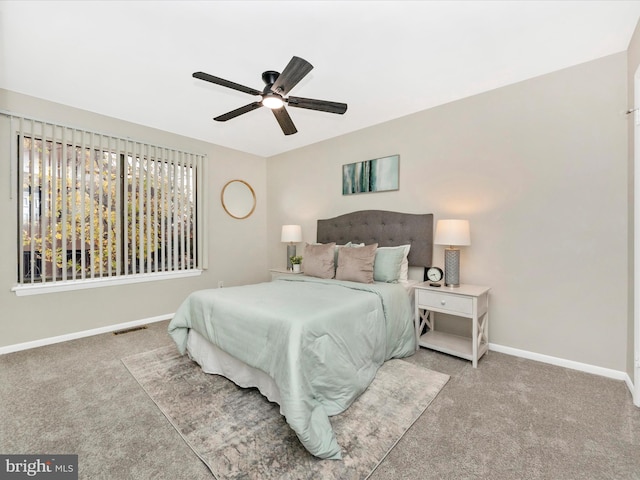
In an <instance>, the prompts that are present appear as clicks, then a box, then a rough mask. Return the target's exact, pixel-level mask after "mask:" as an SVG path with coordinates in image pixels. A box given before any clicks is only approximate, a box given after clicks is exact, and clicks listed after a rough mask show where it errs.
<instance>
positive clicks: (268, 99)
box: [262, 95, 284, 110]
mask: <svg viewBox="0 0 640 480" xmlns="http://www.w3.org/2000/svg"><path fill="white" fill-rule="evenodd" d="M262 105H264V106H265V107H267V108H270V109H272V110H273V109H276V108H282V107H283V106H284V101H282V98H280V96H278V95H265V96H264V97H262Z"/></svg>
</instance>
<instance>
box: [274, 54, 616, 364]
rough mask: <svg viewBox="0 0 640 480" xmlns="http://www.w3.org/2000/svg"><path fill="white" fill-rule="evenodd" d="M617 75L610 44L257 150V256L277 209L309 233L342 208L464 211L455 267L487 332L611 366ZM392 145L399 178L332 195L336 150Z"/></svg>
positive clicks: (279, 251)
mask: <svg viewBox="0 0 640 480" xmlns="http://www.w3.org/2000/svg"><path fill="white" fill-rule="evenodd" d="M626 78H627V60H626V54H625V53H620V54H617V55H613V56H609V57H605V58H602V59H599V60H596V61H592V62H589V63H586V64H583V65H579V66H576V67H573V68H569V69H566V70H562V71H558V72H555V73H552V74H549V75H545V76H542V77H539V78H535V79H532V80H529V81H525V82H522V83H518V84H515V85H511V86H508V87H505V88H501V89H498V90H494V91H491V92H488V93H485V94H481V95H477V96H474V97H471V98H467V99H464V100H461V101H457V102H454V103H450V104H447V105H443V106H441V107H438V108H433V109H430V110H427V111H423V112H420V113H417V114H414V115H411V116H407V117H404V118H400V119H397V120H394V121H391V122H387V123H384V124H381V125H378V126H374V127H371V128H367V129H364V130H361V131H358V132H355V133H352V134H348V135H345V136H342V137H339V138H335V139H332V140H329V141H325V142H321V143H318V144H316V145H312V146H310V147H307V148H302V149H299V150H296V151H293V152H289V153H286V154H282V155H278V156H275V157H272V158H269V159H268V163H267V185H268V187H269V188H268V202H267V203H268V206H269V211H268V220H269V221H268V231H267V239H268V244H269V246H268V254H269V260H268V261H269V265H270V266H279V265H282V264H283V262H284V256H285V250H284V246H283V245H282V244H280V242H279V229H280V226H281V225H282V224H284V223H299V224H301V225H302V227H303V237H304V240H305V241H314V240H315V229H316V227H315V221H316V219H318V218H327V217H332V216H335V215H338V214H342V213H347V212H350V211H354V210H361V209H385V210H396V211H403V212H412V213H418V212H433V213H434V214H435V217H436V219H438V218H445V217H453V218H456V217H457V218H468V219H469V220H470V222H471V232H472V233H471V235H472V238H471V242H472V245H471V246H470V247H467V248H463V250H462V266H461V278H462V281H463V282H466V283H476V284H484V285H489V286H491V287H492V296H491V321H490V324H491V326H490V341H491V342H492V343H495V344H498V345H503V346H508V347H512V348H516V349H521V350H525V351H530V352H535V353H538V354H545V355H551V356H554V357H559V358H564V359H568V360H573V361H576V362H583V363H586V364H591V365H596V366H600V367H604V368H610V369H615V370H619V371H624V370H625V369H626V367H627V345H628V342H627V336H628V311H627V304H628V290H627V283H628V282H627V262H628V256H627V234H628V227H627V209H628V206H627V196H628V185H627V121H626V117H625V115H624V114H623V112H624V110H625V109H626V102H627V86H626ZM424 94H428V92H425V93H424ZM346 114H347V115H348V114H349V113H348V112H347V113H346ZM396 153H397V154H400V190H399V191H397V192H389V193H375V194H363V195H352V196H342V194H341V166H342V165H343V164H345V163H351V162H355V161H361V160H367V159H371V158H376V157H382V156H386V155H391V154H396ZM442 257H443V251H442V247H439V246H438V247H436V249H435V251H434V258H435V259H436V260H435V261H436V263H437V264H438V265H442V263H443V258H442Z"/></svg>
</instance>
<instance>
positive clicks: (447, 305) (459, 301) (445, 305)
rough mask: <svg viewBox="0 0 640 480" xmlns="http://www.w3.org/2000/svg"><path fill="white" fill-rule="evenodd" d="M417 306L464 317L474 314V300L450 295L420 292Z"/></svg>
mask: <svg viewBox="0 0 640 480" xmlns="http://www.w3.org/2000/svg"><path fill="white" fill-rule="evenodd" d="M417 293H418V298H417V304H418V305H420V306H421V307H423V308H424V307H427V308H428V307H433V308H437V309H440V310H447V311H451V312H455V313H462V314H464V315H471V314H473V299H472V298H470V297H463V296H460V295H451V294H448V293H439V292H430V291H427V290H418V292H417Z"/></svg>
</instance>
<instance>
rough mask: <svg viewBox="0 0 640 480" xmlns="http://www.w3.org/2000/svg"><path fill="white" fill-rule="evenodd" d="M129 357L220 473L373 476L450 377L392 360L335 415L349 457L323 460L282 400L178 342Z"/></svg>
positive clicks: (264, 477)
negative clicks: (217, 371) (210, 368)
mask: <svg viewBox="0 0 640 480" xmlns="http://www.w3.org/2000/svg"><path fill="white" fill-rule="evenodd" d="M122 361H123V363H124V364H125V366H126V367H127V369H128V370H129V371H130V372H131V374H132V375H133V377H134V378H135V379H136V380H137V381H138V383H139V384H140V386H141V387H142V388H143V389H144V391H145V392H146V393H147V395H149V397H150V398H151V399H152V400H153V402H154V403H155V404H156V405H157V406H158V408H159V409H160V410H161V411H162V412H163V413H164V415H165V416H166V417H167V419H168V420H169V422H171V424H172V425H173V426H174V427H175V428H176V430H177V431H178V432H179V433H180V435H182V437H183V438H184V440H185V441H186V442H187V444H188V445H189V446H190V447H191V449H192V450H193V451H194V452H195V453H196V454H197V455H198V457H200V458H201V459H202V461H203V462H204V463H205V464H206V465H207V466H208V467H209V469H210V470H211V472H212V473H213V475H214V476H215V477H216V478H218V479H220V480H222V479H225V480H226V479H260V480H275V479H292V480H293V479H295V480H299V479H314V480H316V479H320V478H321V479H323V480H326V479H336V480H338V479H340V480H347V479H349V480H360V479H365V478H367V477H368V476H369V475H371V473H372V472H373V470H375V468H376V467H377V466H378V465H379V464H380V462H381V461H382V460H383V459H384V457H385V456H386V455H387V453H388V452H389V451H390V450H391V449H392V448H393V447H394V446H395V444H396V443H397V442H398V440H400V438H402V436H403V435H404V434H405V432H406V431H407V430H408V429H409V427H411V425H413V423H414V422H415V421H416V420H417V419H418V417H419V416H420V415H421V414H422V412H424V410H425V409H426V408H427V407H428V406H429V404H430V403H431V401H432V400H433V399H434V398H435V397H436V395H437V394H438V392H439V391H440V390H441V389H442V387H444V385H445V384H446V383H447V381H448V380H449V376H448V375H445V374H442V373H438V372H434V371H431V370H427V369H425V368H422V367H419V366H416V365H413V364H411V363H409V362H405V361H403V360H390V361H388V362H386V363H385V364H384V365H383V366H382V367H381V368H380V369H379V370H378V373H377V375H376V378H375V379H374V381H373V383H372V384H371V385H370V386H369V388H368V389H367V390H366V391H365V392H364V393H363V394H362V395H361V396H360V397H359V398H358V399H357V400H356V401H355V402H354V403H353V404H352V405H351V407H349V408H348V409H347V411H346V412H344V413H342V414H340V415H336V416H334V417H331V424H332V426H333V429H334V431H335V433H336V437H337V439H338V443H339V444H340V446H341V447H342V460H321V459H318V458H316V457H314V456H313V455H311V454H309V452H307V450H306V449H305V448H304V447H303V446H302V445H301V444H300V442H299V440H298V438H297V437H296V435H295V433H294V432H293V430H291V428H290V427H289V425H288V424H287V423H286V421H285V420H284V417H283V416H282V415H281V414H280V408H279V406H278V405H277V404H275V403H271V402H269V401H268V400H267V399H266V398H265V397H263V396H262V395H261V394H260V392H258V390H256V389H244V388H240V387H238V386H236V385H235V384H234V383H233V382H231V381H229V380H227V379H226V378H224V377H221V376H218V375H209V374H206V373H203V372H202V370H201V369H200V367H199V366H198V365H197V364H196V363H194V362H192V361H191V360H190V359H189V357H188V356H186V355H185V356H180V355H179V354H178V352H177V350H176V348H175V347H174V346H169V347H162V348H159V349H156V350H152V351H150V352H145V353H141V354H137V355H133V356H131V357H127V358H125V359H123V360H122Z"/></svg>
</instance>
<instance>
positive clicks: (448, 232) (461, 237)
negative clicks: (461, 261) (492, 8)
mask: <svg viewBox="0 0 640 480" xmlns="http://www.w3.org/2000/svg"><path fill="white" fill-rule="evenodd" d="M434 243H435V244H436V245H471V234H470V233H469V220H438V223H437V224H436V236H435V240H434Z"/></svg>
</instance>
